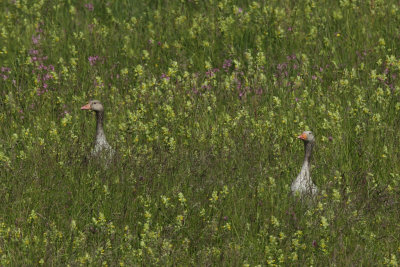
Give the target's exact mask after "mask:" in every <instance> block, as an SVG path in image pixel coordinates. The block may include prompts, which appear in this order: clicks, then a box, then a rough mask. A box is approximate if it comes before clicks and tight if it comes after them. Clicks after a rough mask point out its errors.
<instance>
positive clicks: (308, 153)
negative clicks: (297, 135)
mask: <svg viewBox="0 0 400 267" xmlns="http://www.w3.org/2000/svg"><path fill="white" fill-rule="evenodd" d="M313 146H314V143H312V142H305V143H304V152H305V153H304V163H307V165H308V163H309V161H310V157H311V153H312V149H313Z"/></svg>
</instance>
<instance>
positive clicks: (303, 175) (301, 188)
mask: <svg viewBox="0 0 400 267" xmlns="http://www.w3.org/2000/svg"><path fill="white" fill-rule="evenodd" d="M298 138H299V139H301V140H303V142H304V150H305V156H304V162H303V166H302V167H301V171H300V173H299V175H297V178H296V180H294V181H293V183H292V186H291V189H292V193H293V195H298V196H300V197H302V196H315V195H316V194H317V192H318V188H317V186H316V185H315V184H314V183H313V181H312V180H311V176H310V157H311V152H312V149H313V146H314V143H315V138H314V135H313V134H312V132H310V131H305V132H303V133H302V134H301V135H299V136H298Z"/></svg>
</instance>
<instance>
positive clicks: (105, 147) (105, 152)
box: [81, 100, 115, 161]
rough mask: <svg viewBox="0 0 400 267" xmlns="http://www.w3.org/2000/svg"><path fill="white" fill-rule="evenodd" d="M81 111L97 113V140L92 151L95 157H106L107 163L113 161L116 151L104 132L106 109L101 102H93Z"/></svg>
mask: <svg viewBox="0 0 400 267" xmlns="http://www.w3.org/2000/svg"><path fill="white" fill-rule="evenodd" d="M81 110H91V111H94V112H95V113H96V138H95V141H94V148H93V150H92V156H93V157H98V156H101V157H104V158H105V159H106V160H107V161H109V160H111V158H112V157H113V155H114V153H115V151H114V149H113V148H112V147H111V146H110V145H109V144H108V142H107V139H106V135H105V134H104V130H103V117H104V107H103V105H102V104H101V102H100V101H99V100H91V101H89V103H87V104H86V105H84V106H82V107H81Z"/></svg>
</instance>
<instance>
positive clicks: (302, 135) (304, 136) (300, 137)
mask: <svg viewBox="0 0 400 267" xmlns="http://www.w3.org/2000/svg"><path fill="white" fill-rule="evenodd" d="M297 138H299V139H302V140H306V139H307V134H306V133H302V134H301V135H299V136H297Z"/></svg>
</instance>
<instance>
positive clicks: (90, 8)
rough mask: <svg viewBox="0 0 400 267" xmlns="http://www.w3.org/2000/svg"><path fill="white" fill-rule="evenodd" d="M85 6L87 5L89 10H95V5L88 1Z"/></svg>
mask: <svg viewBox="0 0 400 267" xmlns="http://www.w3.org/2000/svg"><path fill="white" fill-rule="evenodd" d="M85 7H86V8H87V10H89V11H93V10H94V6H93V4H92V3H87V4H85Z"/></svg>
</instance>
